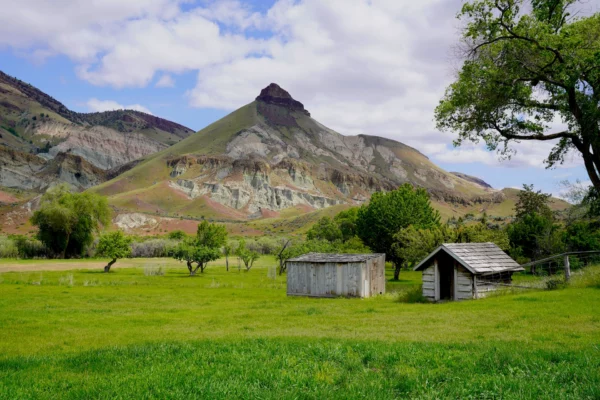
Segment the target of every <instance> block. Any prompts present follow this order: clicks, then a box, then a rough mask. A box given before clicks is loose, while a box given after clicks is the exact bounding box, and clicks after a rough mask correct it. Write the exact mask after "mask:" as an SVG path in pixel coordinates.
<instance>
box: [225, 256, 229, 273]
mask: <svg viewBox="0 0 600 400" xmlns="http://www.w3.org/2000/svg"><path fill="white" fill-rule="evenodd" d="M225 268H226V269H227V272H229V257H228V256H227V254H225Z"/></svg>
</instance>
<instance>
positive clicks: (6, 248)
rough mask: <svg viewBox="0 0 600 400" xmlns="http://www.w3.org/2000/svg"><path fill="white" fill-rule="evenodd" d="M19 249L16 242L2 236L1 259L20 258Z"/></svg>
mask: <svg viewBox="0 0 600 400" xmlns="http://www.w3.org/2000/svg"><path fill="white" fill-rule="evenodd" d="M18 257H19V249H18V248H17V244H16V243H15V242H14V240H12V239H10V238H8V237H6V236H0V258H18Z"/></svg>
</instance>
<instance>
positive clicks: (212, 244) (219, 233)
mask: <svg viewBox="0 0 600 400" xmlns="http://www.w3.org/2000/svg"><path fill="white" fill-rule="evenodd" d="M226 243H227V230H226V229H225V226H224V225H217V224H213V223H210V222H208V221H206V220H204V221H202V222H201V223H200V224H198V230H197V233H196V237H187V238H185V239H184V240H182V241H181V242H180V243H179V244H178V245H177V246H176V247H175V248H174V249H173V258H175V259H176V260H179V261H185V262H186V265H187V268H188V270H189V272H190V276H193V275H196V272H197V271H198V269H200V273H204V269H205V268H206V266H207V264H208V263H209V262H211V261H214V260H217V259H219V257H221V247H222V246H224V245H225V244H226ZM194 263H196V267H195V268H194V266H193V264H194Z"/></svg>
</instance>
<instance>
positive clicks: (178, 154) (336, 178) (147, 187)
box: [97, 84, 503, 219]
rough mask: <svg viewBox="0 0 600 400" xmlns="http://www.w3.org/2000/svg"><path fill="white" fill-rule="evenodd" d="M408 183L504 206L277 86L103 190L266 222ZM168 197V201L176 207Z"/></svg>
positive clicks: (130, 200)
mask: <svg viewBox="0 0 600 400" xmlns="http://www.w3.org/2000/svg"><path fill="white" fill-rule="evenodd" d="M406 182H409V183H411V184H414V185H416V186H420V187H424V188H426V189H427V190H428V191H429V192H430V193H431V195H432V198H433V199H434V200H436V201H439V202H449V203H453V204H461V205H469V204H476V203H479V202H498V201H502V198H503V195H502V193H500V192H498V191H495V190H493V189H490V188H485V187H482V186H481V185H477V184H474V183H473V182H470V181H469V180H466V179H463V178H462V177H459V176H455V175H452V174H450V173H448V172H446V171H444V170H442V169H441V168H439V167H437V166H436V165H434V164H433V163H432V162H431V161H429V159H428V158H427V157H425V156H424V155H423V154H421V153H420V152H419V151H417V150H415V149H413V148H411V147H409V146H406V145H404V144H402V143H399V142H396V141H393V140H389V139H385V138H380V137H376V136H368V135H359V136H343V135H341V134H339V133H337V132H335V131H333V130H331V129H329V128H327V127H325V126H323V125H322V124H320V123H319V122H317V121H315V120H314V119H312V118H311V117H310V113H309V112H308V111H307V110H306V109H305V108H304V106H303V105H302V103H300V102H299V101H296V100H294V99H293V98H292V97H291V95H290V94H289V93H288V92H286V91H285V90H283V89H281V88H280V87H278V86H277V85H275V84H271V85H269V86H268V87H267V88H265V89H263V90H262V91H261V93H260V95H259V96H258V97H257V98H256V101H254V102H253V103H250V104H248V105H247V106H244V107H242V108H241V109H239V110H237V111H235V112H233V113H232V114H230V115H228V116H227V117H225V118H223V119H222V120H220V121H217V122H215V123H214V124H212V125H211V126H209V127H207V128H205V129H204V130H202V131H200V132H198V133H197V134H195V135H193V136H190V137H189V138H187V139H185V140H183V141H182V142H180V143H178V144H176V145H174V146H172V147H171V148H169V149H168V150H166V151H165V152H163V153H161V154H160V155H158V156H155V157H151V158H150V160H149V161H148V162H145V163H143V164H140V165H139V166H137V167H135V168H133V169H132V170H131V171H129V172H127V173H125V174H124V175H122V176H120V177H117V178H116V179H115V180H113V181H111V182H107V183H106V184H104V185H101V186H100V187H99V188H98V189H97V190H98V191H99V192H101V193H103V194H106V195H109V196H110V195H113V194H118V198H115V199H114V201H113V204H115V205H116V206H118V207H120V208H122V209H124V210H132V211H133V209H132V208H131V205H132V204H135V205H136V207H142V206H143V207H147V209H148V210H152V212H158V213H159V214H163V215H174V216H178V215H179V216H181V215H184V216H187V215H189V216H195V217H197V216H205V215H206V214H210V215H214V216H215V217H218V218H225V219H227V218H235V219H239V218H240V216H243V217H245V218H258V217H261V216H265V215H269V216H273V215H276V214H273V213H279V212H283V211H284V210H289V209H294V208H298V207H300V208H302V209H304V210H310V209H321V208H325V207H330V206H334V205H340V204H347V205H358V204H362V203H363V202H365V201H367V200H368V199H369V197H370V196H371V194H372V193H373V192H375V191H381V190H392V189H394V188H396V187H398V186H399V185H401V184H403V183H406ZM169 199H170V201H169Z"/></svg>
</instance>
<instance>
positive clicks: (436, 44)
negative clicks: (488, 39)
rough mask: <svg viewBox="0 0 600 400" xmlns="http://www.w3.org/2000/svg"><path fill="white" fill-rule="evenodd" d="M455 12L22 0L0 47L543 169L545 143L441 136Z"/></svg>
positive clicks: (231, 103) (469, 157) (440, 7)
mask: <svg viewBox="0 0 600 400" xmlns="http://www.w3.org/2000/svg"><path fill="white" fill-rule="evenodd" d="M0 2H2V0H0ZM57 2H58V3H59V4H58V5H57ZM184 2H185V3H187V4H185V7H183V6H182V4H183V3H184ZM50 3H52V4H50ZM597 4H600V0H593V1H592V2H591V3H590V5H591V6H592V7H596V9H597ZM461 5H462V1H461V0H420V1H398V0H351V1H350V0H328V1H322V0H301V1H297V0H277V1H276V2H275V3H274V4H273V6H272V7H271V8H270V9H268V10H267V11H266V12H256V11H254V10H253V9H252V7H251V6H250V5H249V4H248V3H245V2H242V1H237V0H220V1H215V0H207V1H203V2H200V3H189V2H187V1H185V0H131V1H127V2H123V1H118V0H104V1H95V2H86V3H85V4H83V3H81V2H80V1H77V0H57V1H55V2H47V1H44V0H22V1H19V2H15V3H14V4H12V3H11V10H12V11H11V13H8V14H7V13H4V14H3V15H0V46H1V45H3V44H4V45H8V46H12V47H14V48H19V49H21V50H24V51H29V52H30V53H31V54H34V53H35V54H39V57H42V58H43V57H48V56H50V55H53V54H64V55H66V56H68V57H70V58H71V59H72V60H73V61H74V62H75V63H76V65H77V73H78V76H79V77H80V78H81V79H85V80H87V81H89V82H91V83H92V84H95V85H108V86H111V87H115V88H122V87H145V86H147V85H149V84H151V82H154V79H155V77H156V76H157V75H159V76H160V77H159V78H158V80H157V81H156V83H155V85H156V86H158V87H168V86H172V84H173V79H172V74H179V73H183V72H188V71H196V73H197V82H196V85H195V86H194V87H193V88H189V90H188V91H187V92H186V95H187V99H188V101H189V103H190V105H191V106H193V107H200V108H203V107H206V108H216V109H222V110H227V111H229V110H233V109H235V108H237V107H240V106H242V105H244V104H246V103H248V102H250V101H252V100H253V99H254V98H255V97H256V95H257V94H258V93H259V91H260V89H262V88H263V87H265V86H267V85H268V84H269V83H270V82H276V83H279V84H280V85H281V86H283V87H284V88H285V89H287V90H288V91H289V92H290V93H291V94H292V95H293V96H294V97H295V98H296V99H297V100H300V101H301V102H303V103H304V104H305V106H306V107H307V109H308V110H309V111H311V113H312V115H313V116H314V117H315V118H316V119H317V120H319V121H321V122H322V123H324V124H325V125H327V126H329V127H331V128H333V129H335V130H337V131H339V132H340V133H343V134H358V133H364V134H371V135H381V136H386V137H389V138H392V139H396V140H399V141H402V142H404V143H406V144H408V145H411V146H413V147H416V148H417V149H420V150H421V151H423V152H424V153H425V154H427V155H429V156H431V157H432V158H433V159H434V160H439V161H448V162H454V163H460V162H474V161H478V162H482V163H485V164H489V165H502V166H509V167H520V166H537V167H543V166H544V165H543V160H544V159H545V158H546V157H547V155H548V153H549V150H550V148H551V147H552V144H551V143H542V144H540V143H536V142H523V143H521V144H517V145H516V148H517V150H518V151H517V154H516V155H515V156H514V157H513V158H512V160H511V161H508V162H504V163H501V164H498V157H497V156H496V155H495V154H493V153H490V152H488V151H487V150H486V149H485V148H484V147H482V146H481V145H473V146H466V147H463V148H460V149H454V148H452V147H451V146H450V145H449V144H450V143H451V142H452V140H453V139H454V138H455V136H454V134H452V133H442V132H439V131H437V130H436V128H435V124H434V122H433V110H434V108H435V107H436V105H437V104H438V101H439V99H440V98H441V97H442V95H443V93H444V89H445V87H446V86H447V85H448V84H449V83H450V82H451V81H452V79H453V71H452V63H453V58H452V49H453V46H454V45H455V44H456V43H457V41H458V28H459V25H458V21H457V20H456V19H455V18H454V16H455V14H456V12H457V11H458V10H459V9H460V7H461ZM57 7H60V9H61V10H62V11H61V13H56V12H52V10H55V9H56V8H57ZM5 14H6V15H5ZM50 14H51V15H53V16H55V18H54V17H53V18H52V19H50V18H47V16H48V15H50ZM454 61H456V60H454ZM558 126H559V122H557V127H558ZM571 161H572V162H573V163H577V162H579V161H580V160H578V159H577V158H576V157H573V159H572V160H569V161H568V162H571Z"/></svg>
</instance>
